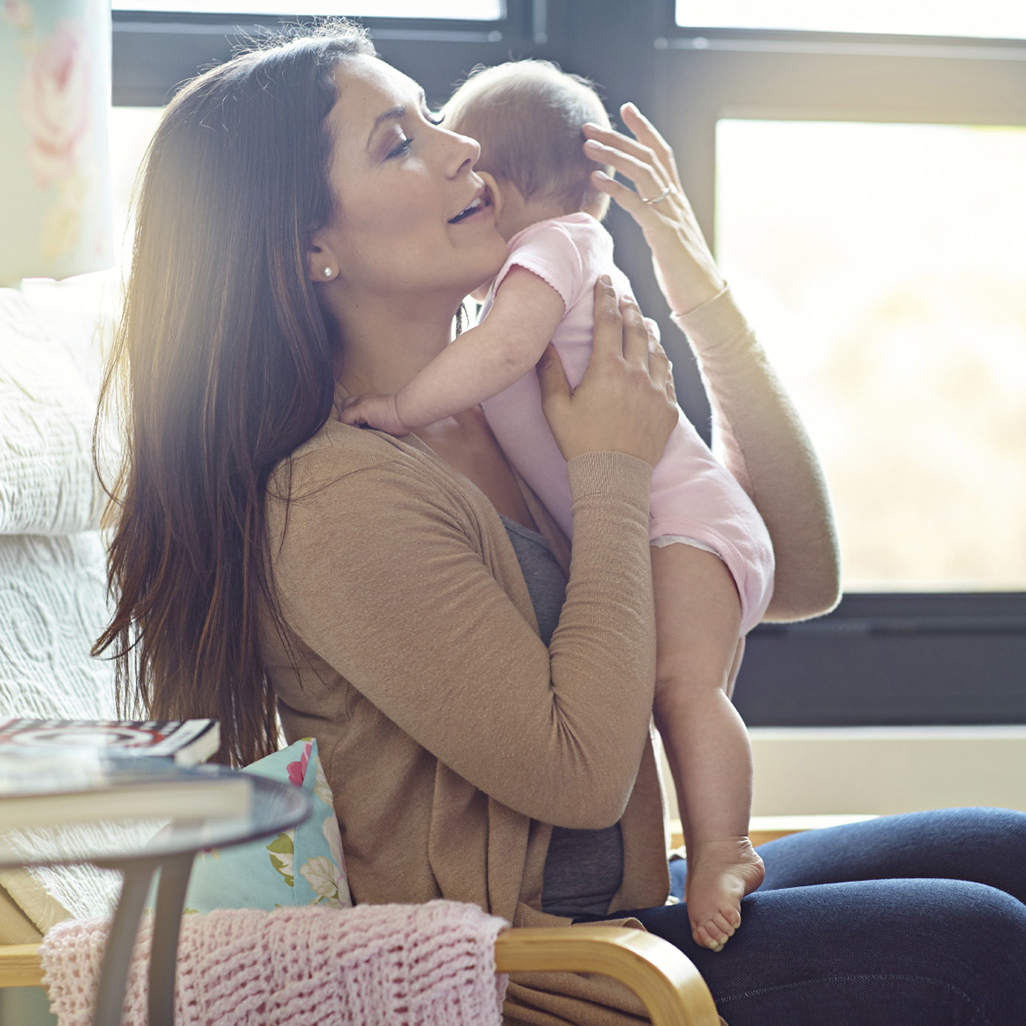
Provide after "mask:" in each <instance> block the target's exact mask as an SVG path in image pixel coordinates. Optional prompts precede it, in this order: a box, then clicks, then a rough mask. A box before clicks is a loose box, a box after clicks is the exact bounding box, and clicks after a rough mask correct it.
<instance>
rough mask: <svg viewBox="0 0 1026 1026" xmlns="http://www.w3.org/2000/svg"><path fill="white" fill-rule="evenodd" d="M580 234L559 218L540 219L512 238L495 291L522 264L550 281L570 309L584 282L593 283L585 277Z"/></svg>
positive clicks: (547, 281)
mask: <svg viewBox="0 0 1026 1026" xmlns="http://www.w3.org/2000/svg"><path fill="white" fill-rule="evenodd" d="M575 227H576V226H575ZM578 235H579V233H578V232H571V231H569V230H568V226H567V225H566V224H564V223H563V222H560V221H539V222H538V223H537V224H532V225H530V227H528V228H525V229H524V230H523V231H522V232H520V233H519V234H518V235H515V236H514V237H513V238H512V239H510V249H509V256H508V257H507V259H506V263H505V264H504V265H503V267H502V270H500V271H499V274H498V276H497V277H496V279H495V285H494V287H493V291H494V290H497V289H498V288H499V286H500V285H501V284H502V280H503V278H505V277H506V275H507V274H508V273H509V272H510V271H511V270H512V269H513V268H514V267H523V268H526V269H527V270H528V271H531V272H533V273H534V274H536V275H538V277H539V278H541V279H542V281H544V282H545V283H546V284H548V285H551V286H552V288H554V289H555V290H556V291H557V292H558V293H559V295H560V298H561V299H562V300H563V304H564V306H565V307H566V308H567V309H568V310H569V309H570V307H571V306H573V305H574V303H575V302H576V301H577V299H578V297H579V296H580V293H581V290H582V289H583V288H584V286H585V285H594V282H593V281H592V282H586V281H585V262H584V260H582V256H581V250H580V248H579V243H578V241H577V236H578Z"/></svg>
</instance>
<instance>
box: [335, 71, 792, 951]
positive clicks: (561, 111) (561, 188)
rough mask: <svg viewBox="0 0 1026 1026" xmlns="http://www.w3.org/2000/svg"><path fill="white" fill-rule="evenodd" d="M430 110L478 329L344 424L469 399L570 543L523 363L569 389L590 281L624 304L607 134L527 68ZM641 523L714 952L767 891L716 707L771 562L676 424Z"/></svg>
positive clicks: (696, 925)
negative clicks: (477, 230)
mask: <svg viewBox="0 0 1026 1026" xmlns="http://www.w3.org/2000/svg"><path fill="white" fill-rule="evenodd" d="M443 113H444V116H445V125H446V127H447V128H451V129H452V130H453V131H457V132H460V133H461V134H464V135H469V136H471V137H473V138H474V139H477V140H478V141H479V142H480V144H481V157H480V160H479V161H478V163H477V165H476V167H475V170H476V171H477V172H478V173H479V174H480V175H481V177H482V178H484V179H485V181H486V183H487V184H488V186H489V192H490V199H491V202H492V204H493V206H494V208H495V219H496V224H497V226H498V230H499V233H500V234H501V235H502V236H503V238H505V239H506V240H507V242H508V244H509V257H508V259H507V261H506V263H505V264H504V265H503V267H502V269H501V270H500V271H499V273H498V275H497V276H496V277H495V279H494V280H493V281H492V282H491V283H490V286H485V287H484V289H486V290H487V295H486V296H485V297H484V300H485V301H484V308H483V313H482V320H481V322H480V323H479V324H478V326H477V327H475V328H472V329H470V330H468V331H465V332H464V333H463V334H462V335H460V336H459V337H458V338H456V339H455V340H454V341H453V342H452V343H451V344H450V345H449V346H448V347H447V348H446V350H445V351H444V352H443V353H442V354H440V355H439V356H438V357H436V358H435V359H434V360H433V361H432V362H431V363H430V364H429V365H428V366H427V367H425V368H424V369H423V370H422V371H421V372H420V373H419V374H417V376H416V377H414V378H413V380H412V381H410V382H409V383H408V384H407V385H405V386H404V387H403V388H402V389H400V391H399V392H397V393H396V394H395V395H391V396H360V397H357V398H356V399H354V400H351V401H350V402H349V403H348V404H347V405H346V407H345V409H344V411H343V414H342V419H343V420H344V421H346V422H347V423H350V424H367V425H369V426H371V427H374V428H378V429H380V430H384V431H389V432H391V433H392V434H405V433H406V432H408V431H412V430H415V429H417V428H419V427H423V426H424V425H427V424H431V423H434V422H435V421H437V420H440V419H441V418H443V417H447V416H452V415H453V414H456V413H459V412H460V411H461V410H464V409H467V408H468V407H470V406H473V405H475V404H477V403H481V404H482V405H483V409H484V411H485V415H486V416H487V418H488V422H489V425H490V426H491V428H492V431H493V432H494V434H495V436H496V437H497V439H498V441H499V443H500V444H501V446H502V448H503V450H504V452H505V453H506V456H507V457H508V458H509V460H510V461H511V463H512V464H513V465H514V467H515V468H516V469H517V471H518V472H519V473H520V474H521V476H522V477H523V478H524V479H525V480H526V481H527V483H528V484H529V485H530V486H531V488H533V489H534V491H535V493H536V494H537V495H538V497H539V498H540V499H541V500H542V501H543V502H544V503H545V505H546V507H547V508H548V509H549V511H550V512H551V513H552V514H553V516H554V517H555V518H556V520H557V521H558V522H559V524H560V525H561V526H562V528H563V529H564V531H566V533H567V534H568V535H570V534H571V533H572V529H573V523H572V518H571V512H570V507H571V497H570V486H569V481H568V477H567V472H566V464H565V463H564V461H563V459H562V457H561V455H560V453H559V449H558V448H557V446H556V443H555V440H554V438H553V437H552V434H551V433H550V431H549V429H548V426H547V424H546V421H545V417H544V415H543V413H542V408H541V394H540V389H539V384H538V378H537V376H536V375H535V374H534V367H535V364H536V363H537V362H538V360H539V358H540V357H541V355H542V352H543V351H544V350H545V347H546V345H547V344H548V343H549V341H550V339H551V341H552V342H553V344H554V346H555V347H556V350H557V352H558V353H559V355H560V358H561V360H562V362H563V367H564V369H565V371H566V375H567V378H568V380H569V382H570V385H571V387H574V386H576V385H577V384H578V383H579V382H580V380H581V378H582V377H583V375H584V371H585V368H586V367H587V364H588V359H589V356H590V353H591V343H592V326H593V310H594V299H593V295H594V292H593V290H594V285H595V280H596V278H598V277H599V276H600V275H602V274H608V275H609V276H610V277H611V279H612V282H613V285H614V287H615V289H616V291H617V293H618V294H619V295H629V294H631V288H630V283H629V282H628V281H627V279H626V277H625V276H624V275H623V273H622V272H620V271H619V270H618V269H617V268H616V267H615V265H614V264H613V241H612V238H611V237H610V235H609V233H608V232H607V231H606V230H605V229H604V228H603V227H602V225H601V224H600V223H599V221H600V219H601V218H602V217H603V216H604V215H605V213H606V210H607V208H608V197H607V196H605V195H604V194H603V193H601V192H600V191H599V190H598V189H596V188H595V187H594V185H593V184H592V180H591V173H592V172H593V171H594V170H595V164H594V163H593V162H592V161H591V160H589V159H588V158H587V157H586V156H585V154H584V152H583V149H582V143H583V141H584V136H583V134H582V131H581V128H582V126H583V125H584V124H585V123H586V122H595V123H598V124H600V125H602V126H603V127H606V128H608V127H609V119H608V117H607V115H606V112H605V110H604V109H603V106H602V102H601V100H600V99H599V98H598V96H597V95H596V93H595V92H594V90H593V89H592V88H591V87H590V86H589V84H588V83H587V82H585V81H584V80H583V79H580V78H578V77H577V76H573V75H567V74H564V73H563V72H561V71H560V70H559V69H558V68H557V67H556V66H555V65H552V64H549V63H547V62H541V61H520V62H513V63H509V64H503V65H500V66H499V67H494V68H488V69H484V70H481V71H478V72H477V73H475V74H473V75H471V77H470V78H469V79H468V80H467V82H465V83H464V84H463V85H462V86H461V87H460V88H459V89H458V90H457V91H456V93H455V94H454V95H453V97H452V99H451V100H450V101H449V103H448V104H447V105H446V107H445V110H444V112H443ZM649 521H650V525H649V526H650V530H649V537H650V540H651V544H652V550H651V551H652V571H653V584H654V589H655V608H656V633H657V644H658V650H657V683H656V698H655V706H654V716H655V722H656V726H657V727H658V728H659V731H660V733H661V735H662V737H663V741H664V744H665V746H666V749H667V755H668V758H669V762H670V767H671V769H672V772H673V778H674V783H675V785H676V788H677V795H678V799H679V805H680V812H681V818H682V821H683V825H684V836H685V841H686V845H687V859H688V872H687V885H686V900H687V907H688V916H689V919H690V923H691V928H692V934H693V936H694V939H695V941H696V943H698V944H701V945H703V946H705V947H708V948H711V949H713V950H715V951H718V950H720V949H721V948H722V947H723V945H724V944H725V943H726V941H727V939H728V938H729V937H730V936H731V935H732V934H733V933H734V931H735V929H736V928H737V927H738V925H739V924H740V922H741V914H740V902H741V898H742V897H744V895H745V894H748V893H749V892H750V891H753V890H754V889H755V888H756V887H758V886H759V884H760V883H761V882H762V878H763V866H762V860H761V859H760V858H759V856H758V855H757V854H756V853H755V851H754V849H753V848H752V846H751V844H750V843H749V840H748V817H749V812H750V806H751V786H752V785H751V774H752V769H751V751H750V747H749V742H748V735H747V732H746V730H745V727H744V724H743V723H742V721H741V719H740V717H739V716H738V714H737V712H736V710H735V709H734V707H733V705H732V704H731V702H730V698H729V694H730V689H731V687H732V685H733V679H734V676H735V674H736V672H737V664H738V663H739V660H740V655H741V640H740V639H741V638H743V636H744V634H745V633H746V632H747V631H749V630H750V629H751V628H752V627H753V626H755V624H756V623H758V622H759V620H760V619H761V618H762V615H763V613H764V612H765V610H766V606H767V604H768V603H769V599H770V595H771V592H772V585H773V550H772V547H771V545H770V540H769V536H768V534H767V532H766V528H765V526H764V524H763V522H762V520H761V518H760V517H759V514H758V513H757V512H756V510H755V507H754V506H753V505H752V503H751V501H750V500H749V498H748V496H747V495H746V494H745V493H744V491H743V490H742V489H741V487H740V486H739V485H738V484H737V482H736V481H735V480H734V478H733V477H732V476H731V475H730V474H729V473H728V472H727V471H726V470H725V469H724V468H723V467H722V466H721V465H720V464H719V463H718V462H717V461H716V460H715V458H714V457H713V455H712V453H711V452H710V451H709V449H708V448H707V447H706V445H705V443H704V442H703V441H702V440H701V438H700V437H699V436H698V434H697V432H696V431H695V429H694V428H693V427H692V425H691V424H690V423H689V422H688V421H687V419H686V418H685V417H684V415H683V413H679V415H678V422H677V426H676V428H675V429H674V431H673V433H672V435H671V437H670V440H669V442H668V443H667V446H666V450H665V452H664V454H663V457H662V459H661V460H660V462H659V463H658V465H657V466H656V468H655V470H654V471H653V475H652V488H651V512H650V517H649Z"/></svg>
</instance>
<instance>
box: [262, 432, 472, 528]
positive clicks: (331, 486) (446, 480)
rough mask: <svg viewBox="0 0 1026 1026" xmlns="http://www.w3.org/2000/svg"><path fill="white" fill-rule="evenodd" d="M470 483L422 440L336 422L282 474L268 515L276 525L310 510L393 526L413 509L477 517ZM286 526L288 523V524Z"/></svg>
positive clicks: (282, 466) (272, 488)
mask: <svg viewBox="0 0 1026 1026" xmlns="http://www.w3.org/2000/svg"><path fill="white" fill-rule="evenodd" d="M470 491H471V490H470V489H469V488H468V487H467V486H466V482H465V481H463V479H462V478H460V476H459V475H457V474H455V473H454V472H453V471H452V470H451V469H450V468H449V467H448V466H447V465H446V464H445V463H444V462H443V461H441V460H440V459H439V458H438V457H437V456H435V455H434V453H432V452H431V451H430V450H429V449H428V448H427V447H426V446H424V445H423V444H422V443H419V442H418V441H417V439H416V438H414V437H413V436H410V437H409V438H408V439H401V438H394V437H392V436H391V435H388V434H386V433H385V432H382V431H374V430H369V429H366V428H358V427H353V426H350V425H348V424H343V423H342V422H341V421H339V420H337V419H336V418H334V417H332V418H331V419H330V420H329V421H328V422H327V423H326V424H325V425H324V426H323V427H322V428H321V429H320V431H318V432H317V433H316V434H315V435H314V436H313V437H312V438H310V439H308V440H307V441H306V442H304V443H303V444H302V445H301V446H299V447H298V448H297V449H295V450H293V452H292V453H291V454H290V455H289V456H288V457H287V458H286V459H284V460H282V462H281V463H279V464H278V466H277V467H276V468H275V470H274V473H273V474H272V476H271V479H270V481H269V482H268V486H267V503H268V515H269V516H270V518H271V520H272V521H274V520H276V519H278V518H279V517H281V518H286V517H287V518H289V519H291V518H292V517H294V516H298V517H299V518H300V519H301V520H302V519H305V516H304V513H305V511H309V513H310V515H312V516H313V517H314V518H318V517H319V516H321V515H324V513H325V511H327V510H331V511H333V512H334V513H341V514H343V515H346V514H349V515H351V514H353V513H355V512H359V515H360V518H361V519H363V518H365V517H367V516H370V517H371V518H373V517H374V516H375V515H377V514H380V515H381V516H383V517H386V518H387V519H389V520H392V519H394V518H395V517H396V516H400V515H402V512H403V511H404V510H405V511H407V512H409V513H410V515H417V513H418V512H423V510H424V509H427V508H440V507H444V508H446V509H447V510H449V511H457V510H461V509H462V510H464V511H469V510H470V509H471V508H472V507H473V506H474V496H473V495H472V494H470ZM282 526H284V523H283V524H282Z"/></svg>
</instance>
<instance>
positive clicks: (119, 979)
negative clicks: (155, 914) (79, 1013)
mask: <svg viewBox="0 0 1026 1026" xmlns="http://www.w3.org/2000/svg"><path fill="white" fill-rule="evenodd" d="M159 866H160V862H159V861H158V860H157V859H146V860H141V861H139V862H131V863H128V864H127V865H124V866H122V867H120V868H121V870H122V878H123V882H122V885H121V897H120V899H119V900H118V907H117V911H115V913H114V921H113V923H112V924H111V928H110V936H109V938H108V939H107V950H106V952H105V953H104V956H103V968H102V969H101V971H100V986H99V989H98V990H97V992H96V1007H95V1008H94V1010H93V1026H121V1008H122V1006H123V1004H124V1001H125V983H126V982H127V980H128V970H129V967H130V966H131V964H132V948H133V947H134V946H135V937H136V934H137V933H138V932H139V919H140V917H141V916H142V910H143V905H144V904H145V902H146V895H147V892H148V891H149V889H150V883H151V882H152V880H153V874H154V872H155V871H156V870H157V868H158V867H159Z"/></svg>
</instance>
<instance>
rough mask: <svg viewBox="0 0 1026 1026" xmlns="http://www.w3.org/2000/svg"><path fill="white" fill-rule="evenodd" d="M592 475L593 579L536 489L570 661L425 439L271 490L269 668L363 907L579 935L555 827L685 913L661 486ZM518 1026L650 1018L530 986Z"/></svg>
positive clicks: (578, 536) (555, 987)
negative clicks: (314, 766)
mask: <svg viewBox="0 0 1026 1026" xmlns="http://www.w3.org/2000/svg"><path fill="white" fill-rule="evenodd" d="M716 304H718V305H719V307H720V308H721V309H720V310H719V312H718V313H717V312H716V311H715V310H714V311H713V313H714V315H715V316H716V317H717V318H718V319H719V320H720V321H721V322H722V325H721V328H722V330H721V332H720V338H721V339H722V338H724V337H726V336H727V335H728V334H731V335H733V336H734V337H735V338H736V337H738V333H739V332H740V331H742V330H744V331H745V332H746V329H743V322H741V321H740V320H739V318H738V317H737V315H736V312H735V311H734V308H733V306H732V304H729V301H728V302H724V300H722V299H720V300H717V301H714V306H715V305H716ZM706 315H707V314H706ZM728 329H731V330H729V331H728ZM753 344H754V343H753ZM739 352H740V353H741V357H740V363H741V365H742V367H741V369H743V366H744V365H745V364H746V361H747V362H748V363H750V362H751V360H750V357H746V356H745V353H744V348H743V347H742V348H741V350H739ZM734 362H737V361H734ZM728 369H729V370H730V372H731V373H735V372H737V373H739V372H740V370H739V369H738V368H728ZM728 415H729V412H728ZM569 471H570V480H571V488H572V491H573V496H574V507H573V515H574V547H573V553H572V558H569V553H568V546H567V542H566V539H565V538H564V537H563V536H562V535H561V534H560V533H559V530H558V528H557V527H556V526H555V525H554V524H553V522H552V520H551V518H550V517H548V515H547V514H546V512H545V510H544V509H543V508H542V507H541V506H540V505H539V504H538V502H537V500H536V499H535V498H534V496H533V495H532V494H531V493H530V492H529V491H528V490H527V489H526V487H525V486H522V490H523V491H524V493H525V499H526V500H527V502H528V505H529V508H530V509H531V513H532V515H533V516H534V518H535V521H536V523H537V525H538V527H539V529H540V530H541V531H542V533H543V534H545V535H546V536H547V537H548V538H549V540H550V542H551V543H552V544H553V547H554V550H555V551H556V553H557V556H559V557H560V558H561V559H562V560H563V562H564V563H566V562H567V561H568V560H569V583H568V587H567V598H566V603H565V606H564V608H563V611H562V614H561V617H560V621H559V626H558V627H557V629H556V631H555V633H554V635H553V637H552V642H551V645H550V646H549V648H546V647H545V645H543V644H542V642H541V641H540V639H539V638H538V635H537V624H536V621H535V618H534V612H533V609H532V606H531V600H530V596H529V595H528V591H527V587H526V585H525V583H524V580H523V576H522V574H521V572H520V567H519V564H518V562H517V559H516V556H515V554H514V552H513V549H512V546H511V545H510V543H509V539H508V537H507V535H506V531H505V529H504V527H503V525H502V522H501V520H500V519H499V516H498V514H497V512H496V511H495V509H494V507H493V506H492V505H491V503H490V502H489V501H488V500H487V499H486V498H485V496H484V495H483V494H482V493H481V492H480V491H479V490H478V489H477V488H476V487H475V486H474V485H472V484H471V483H470V482H469V481H467V480H466V479H465V478H464V477H462V476H461V475H459V474H458V473H456V472H455V471H453V470H452V469H451V468H450V467H449V466H448V465H447V464H446V463H444V462H443V461H442V460H440V459H439V458H438V457H436V456H435V455H434V454H433V453H432V452H431V451H430V450H429V449H428V448H427V447H426V446H424V445H423V444H421V443H420V442H419V441H418V440H417V439H415V438H413V437H412V436H410V437H409V438H408V439H395V438H392V437H390V436H388V435H385V434H381V433H378V432H372V431H366V430H359V429H356V428H352V427H348V426H345V425H343V424H341V423H339V422H338V421H336V420H334V419H332V420H330V421H329V422H328V423H327V424H326V425H325V426H324V428H322V430H321V431H320V432H319V433H318V434H317V435H316V436H314V438H312V439H311V440H310V441H309V442H308V443H306V444H305V445H304V446H302V447H301V448H300V449H298V450H297V451H296V452H295V453H294V454H293V457H292V460H291V463H290V464H288V465H286V467H284V468H282V469H280V470H279V472H278V474H277V475H276V477H275V479H274V480H273V481H272V484H271V487H270V488H269V491H268V507H267V508H268V518H269V530H270V538H271V553H272V562H273V573H274V581H275V587H276V593H277V595H278V597H279V601H280V603H281V611H282V613H283V615H284V618H285V621H286V624H287V630H286V632H285V636H284V637H280V636H279V635H278V634H277V632H276V631H274V630H273V629H268V630H267V631H265V638H264V641H265V658H266V661H267V665H268V667H269V670H270V674H271V679H272V681H273V682H274V686H275V690H276V693H277V696H278V700H279V708H280V712H281V717H282V722H283V724H284V727H285V733H286V736H287V737H288V738H289V740H293V739H295V738H297V737H303V736H309V735H313V736H315V737H317V739H318V743H319V745H320V749H321V753H322V758H323V759H324V761H325V768H326V772H327V774H328V778H329V781H330V783H331V785H332V789H333V791H334V794H335V808H336V812H337V814H338V818H339V822H340V825H341V827H342V831H343V838H344V840H343V844H344V846H345V852H346V862H347V868H348V872H349V882H350V886H351V888H352V891H353V896H354V899H355V900H356V901H357V902H422V901H427V900H430V899H432V898H437V897H445V898H450V899H454V900H457V901H467V902H473V903H475V904H477V905H480V906H481V907H482V908H484V909H486V910H487V911H489V912H491V913H493V914H495V915H499V916H503V917H505V918H506V919H508V920H510V921H511V922H512V923H514V925H524V926H527V925H530V926H537V925H546V924H551V925H566V920H563V919H560V918H558V917H555V916H550V915H547V914H546V913H544V912H542V911H540V908H541V891H542V873H543V868H544V863H545V856H546V851H547V848H548V840H549V835H550V831H551V827H550V826H549V824H558V825H560V826H566V827H577V828H598V827H604V826H608V825H610V824H611V823H613V822H616V821H617V820H620V822H621V826H622V833H623V839H624V880H623V886H622V888H621V890H620V892H619V894H618V895H617V897H616V898H615V899H614V902H613V904H612V909H613V910H614V911H615V910H616V909H618V908H621V909H629V908H640V907H647V906H654V905H661V904H663V902H664V901H665V899H666V896H667V891H668V876H667V867H666V846H665V835H664V827H663V804H662V794H661V788H660V783H659V779H658V776H657V772H656V764H655V759H654V756H653V750H652V744H651V739H650V736H649V731H650V715H651V708H652V695H653V685H654V676H655V670H654V668H655V633H654V623H653V605H652V585H651V565H650V557H649V547H648V529H647V521H648V483H649V478H650V474H651V471H650V468H649V467H648V465H647V464H645V463H643V462H642V461H640V460H637V459H634V458H633V457H630V456H626V455H623V454H620V453H594V454H589V455H586V456H580V457H577V458H576V459H574V460H571V461H570V464H569ZM286 494H290V495H291V501H290V502H289V503H288V505H287V509H286V503H285V502H284V501H282V499H281V496H283V495H286ZM632 925H638V924H636V923H635V922H633V921H632ZM506 1011H507V1017H508V1021H510V1022H532V1023H562V1022H572V1023H587V1024H589V1026H592V1024H595V1026H602V1024H606V1023H608V1024H610V1026H613V1024H623V1023H626V1022H631V1021H635V1016H642V1017H643V1011H642V1009H641V1007H640V1005H639V1004H638V1003H637V1001H636V999H634V997H633V995H631V994H629V993H628V992H627V991H626V990H625V989H623V988H621V987H620V986H619V985H617V984H615V983H613V982H612V981H609V980H608V979H606V978H602V977H594V976H583V975H580V976H578V975H571V974H558V975H551V974H544V975H542V974H538V975H536V976H534V977H530V978H529V977H523V976H522V977H517V978H516V980H515V981H514V982H511V985H510V988H509V993H508V999H507V1006H506Z"/></svg>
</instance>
